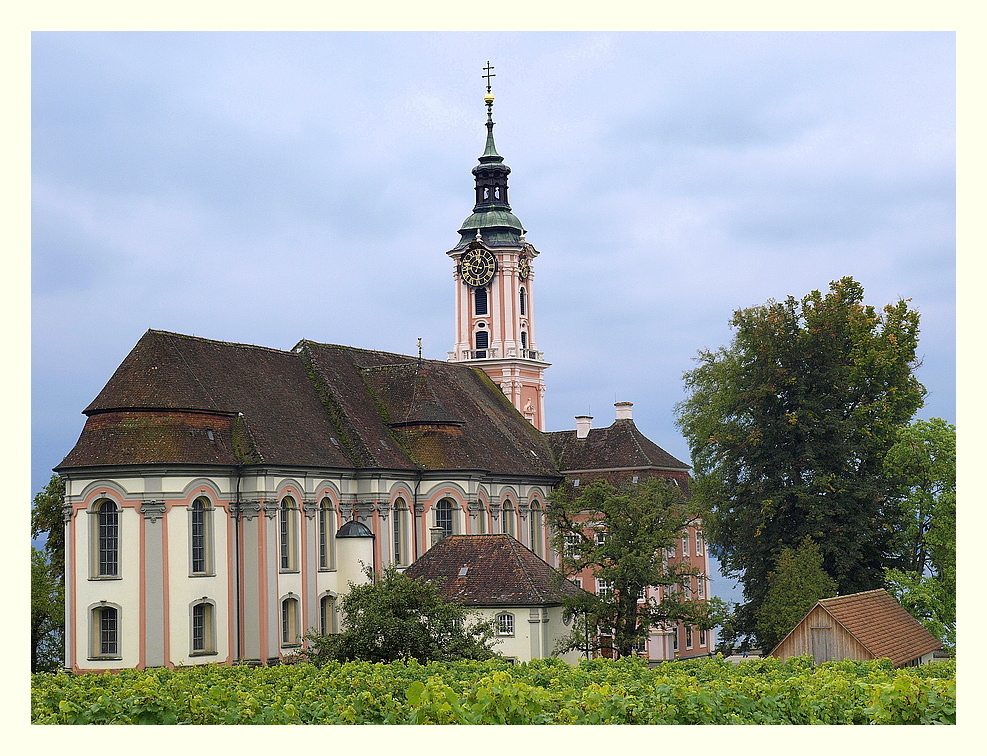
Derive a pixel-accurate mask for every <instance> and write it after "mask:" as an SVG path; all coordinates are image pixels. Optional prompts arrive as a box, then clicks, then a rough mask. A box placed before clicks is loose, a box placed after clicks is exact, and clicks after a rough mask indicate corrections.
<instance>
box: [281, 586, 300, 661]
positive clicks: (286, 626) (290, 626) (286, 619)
mask: <svg viewBox="0 0 987 756" xmlns="http://www.w3.org/2000/svg"><path fill="white" fill-rule="evenodd" d="M300 612H301V602H299V600H298V596H296V595H294V594H293V593H290V594H288V595H287V596H285V597H284V598H282V599H281V617H280V619H281V633H280V635H281V647H282V648H295V647H297V646H300V645H301V644H302V639H301V632H300V627H301V617H300V616H299V614H300Z"/></svg>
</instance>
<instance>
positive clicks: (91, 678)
mask: <svg viewBox="0 0 987 756" xmlns="http://www.w3.org/2000/svg"><path fill="white" fill-rule="evenodd" d="M32 721H33V722H34V723H36V724H955V722H956V665H955V662H954V661H952V660H949V661H940V662H936V663H934V664H930V665H926V666H923V667H918V668H911V669H906V670H896V669H893V668H892V667H891V665H890V664H889V663H888V662H887V661H886V660H884V661H876V662H848V661H844V662H830V663H827V664H823V665H820V666H818V667H813V665H812V663H811V660H810V659H807V658H798V659H792V660H789V661H787V662H780V661H778V660H777V659H750V660H745V661H744V662H742V663H741V664H738V665H734V664H732V663H730V662H726V661H724V660H722V659H720V658H718V659H703V660H696V661H686V662H670V663H665V664H661V665H659V666H657V667H655V668H653V669H649V668H648V666H647V665H646V664H645V663H643V662H642V661H640V660H638V659H635V658H627V659H620V660H617V661H610V660H603V659H597V660H592V661H584V662H581V663H580V664H578V665H576V666H572V665H569V664H566V663H565V662H562V661H560V660H557V659H542V660H537V661H534V662H530V663H527V664H519V665H515V666H510V665H508V664H507V663H506V662H504V661H502V660H498V659H491V660H488V661H462V662H444V663H443V662H431V663H429V664H425V665H422V664H420V663H418V662H415V661H407V662H395V663H391V664H371V663H368V662H346V663H339V662H330V663H329V664H327V665H326V666H324V667H321V668H320V667H316V666H314V665H311V664H299V665H284V666H277V667H259V668H251V667H222V666H204V667H191V668H185V669H177V670H167V669H155V670H145V671H137V670H124V671H122V672H120V673H118V674H103V675H97V674H88V675H82V676H71V675H66V674H64V673H58V674H55V675H51V674H38V675H35V676H34V678H33V683H32Z"/></svg>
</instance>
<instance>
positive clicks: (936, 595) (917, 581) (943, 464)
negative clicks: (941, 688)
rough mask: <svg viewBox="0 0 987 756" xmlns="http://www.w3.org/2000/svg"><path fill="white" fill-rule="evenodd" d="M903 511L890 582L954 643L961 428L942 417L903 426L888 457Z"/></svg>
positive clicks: (928, 625) (934, 628)
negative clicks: (958, 438)
mask: <svg viewBox="0 0 987 756" xmlns="http://www.w3.org/2000/svg"><path fill="white" fill-rule="evenodd" d="M884 467H885V471H886V473H887V475H888V477H889V479H890V480H891V481H892V483H893V484H894V485H895V493H894V499H895V501H896V502H897V503H898V505H899V507H900V509H901V513H902V527H901V528H900V530H899V531H898V538H897V539H896V541H895V549H896V552H897V554H898V557H899V558H898V560H897V561H898V564H899V566H898V568H897V569H889V570H887V572H886V575H885V582H886V587H887V588H888V590H889V591H891V592H892V593H893V594H894V595H895V597H896V598H897V599H898V601H900V602H901V604H902V606H904V607H905V608H906V609H907V610H908V611H909V612H910V613H911V614H912V615H914V616H915V617H916V618H917V619H918V620H919V621H920V622H922V623H923V624H924V625H925V626H926V628H928V629H929V630H930V632H932V633H933V634H934V635H935V636H936V637H938V638H939V639H940V640H942V641H943V642H944V643H945V644H946V645H947V646H948V647H952V646H953V645H955V642H956V427H955V426H953V425H950V424H949V423H947V422H946V421H945V420H942V419H941V418H938V417H934V418H931V419H930V420H916V421H915V422H913V423H912V424H911V425H908V426H906V427H904V428H901V429H900V431H899V433H898V438H897V442H896V443H895V444H894V446H892V447H891V450H890V451H889V452H888V454H887V456H886V457H885V460H884Z"/></svg>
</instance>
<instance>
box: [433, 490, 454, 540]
mask: <svg viewBox="0 0 987 756" xmlns="http://www.w3.org/2000/svg"><path fill="white" fill-rule="evenodd" d="M453 507H454V504H453V502H452V499H441V500H440V501H439V503H438V504H436V505H435V524H436V526H437V527H440V528H442V536H443V537H445V536H450V535H452V534H453V533H454V532H455V529H456V527H455V519H456V518H455V515H454V510H453Z"/></svg>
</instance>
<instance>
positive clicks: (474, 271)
mask: <svg viewBox="0 0 987 756" xmlns="http://www.w3.org/2000/svg"><path fill="white" fill-rule="evenodd" d="M496 272H497V258H496V257H494V255H493V252H491V251H490V250H489V249H487V248H486V247H474V248H473V249H469V250H467V251H466V252H465V253H464V254H463V256H462V257H461V258H460V259H459V275H460V276H461V277H462V279H463V283H465V284H466V285H467V286H473V287H474V288H475V287H477V286H486V285H487V284H488V283H490V279H491V278H493V277H494V273H496Z"/></svg>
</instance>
